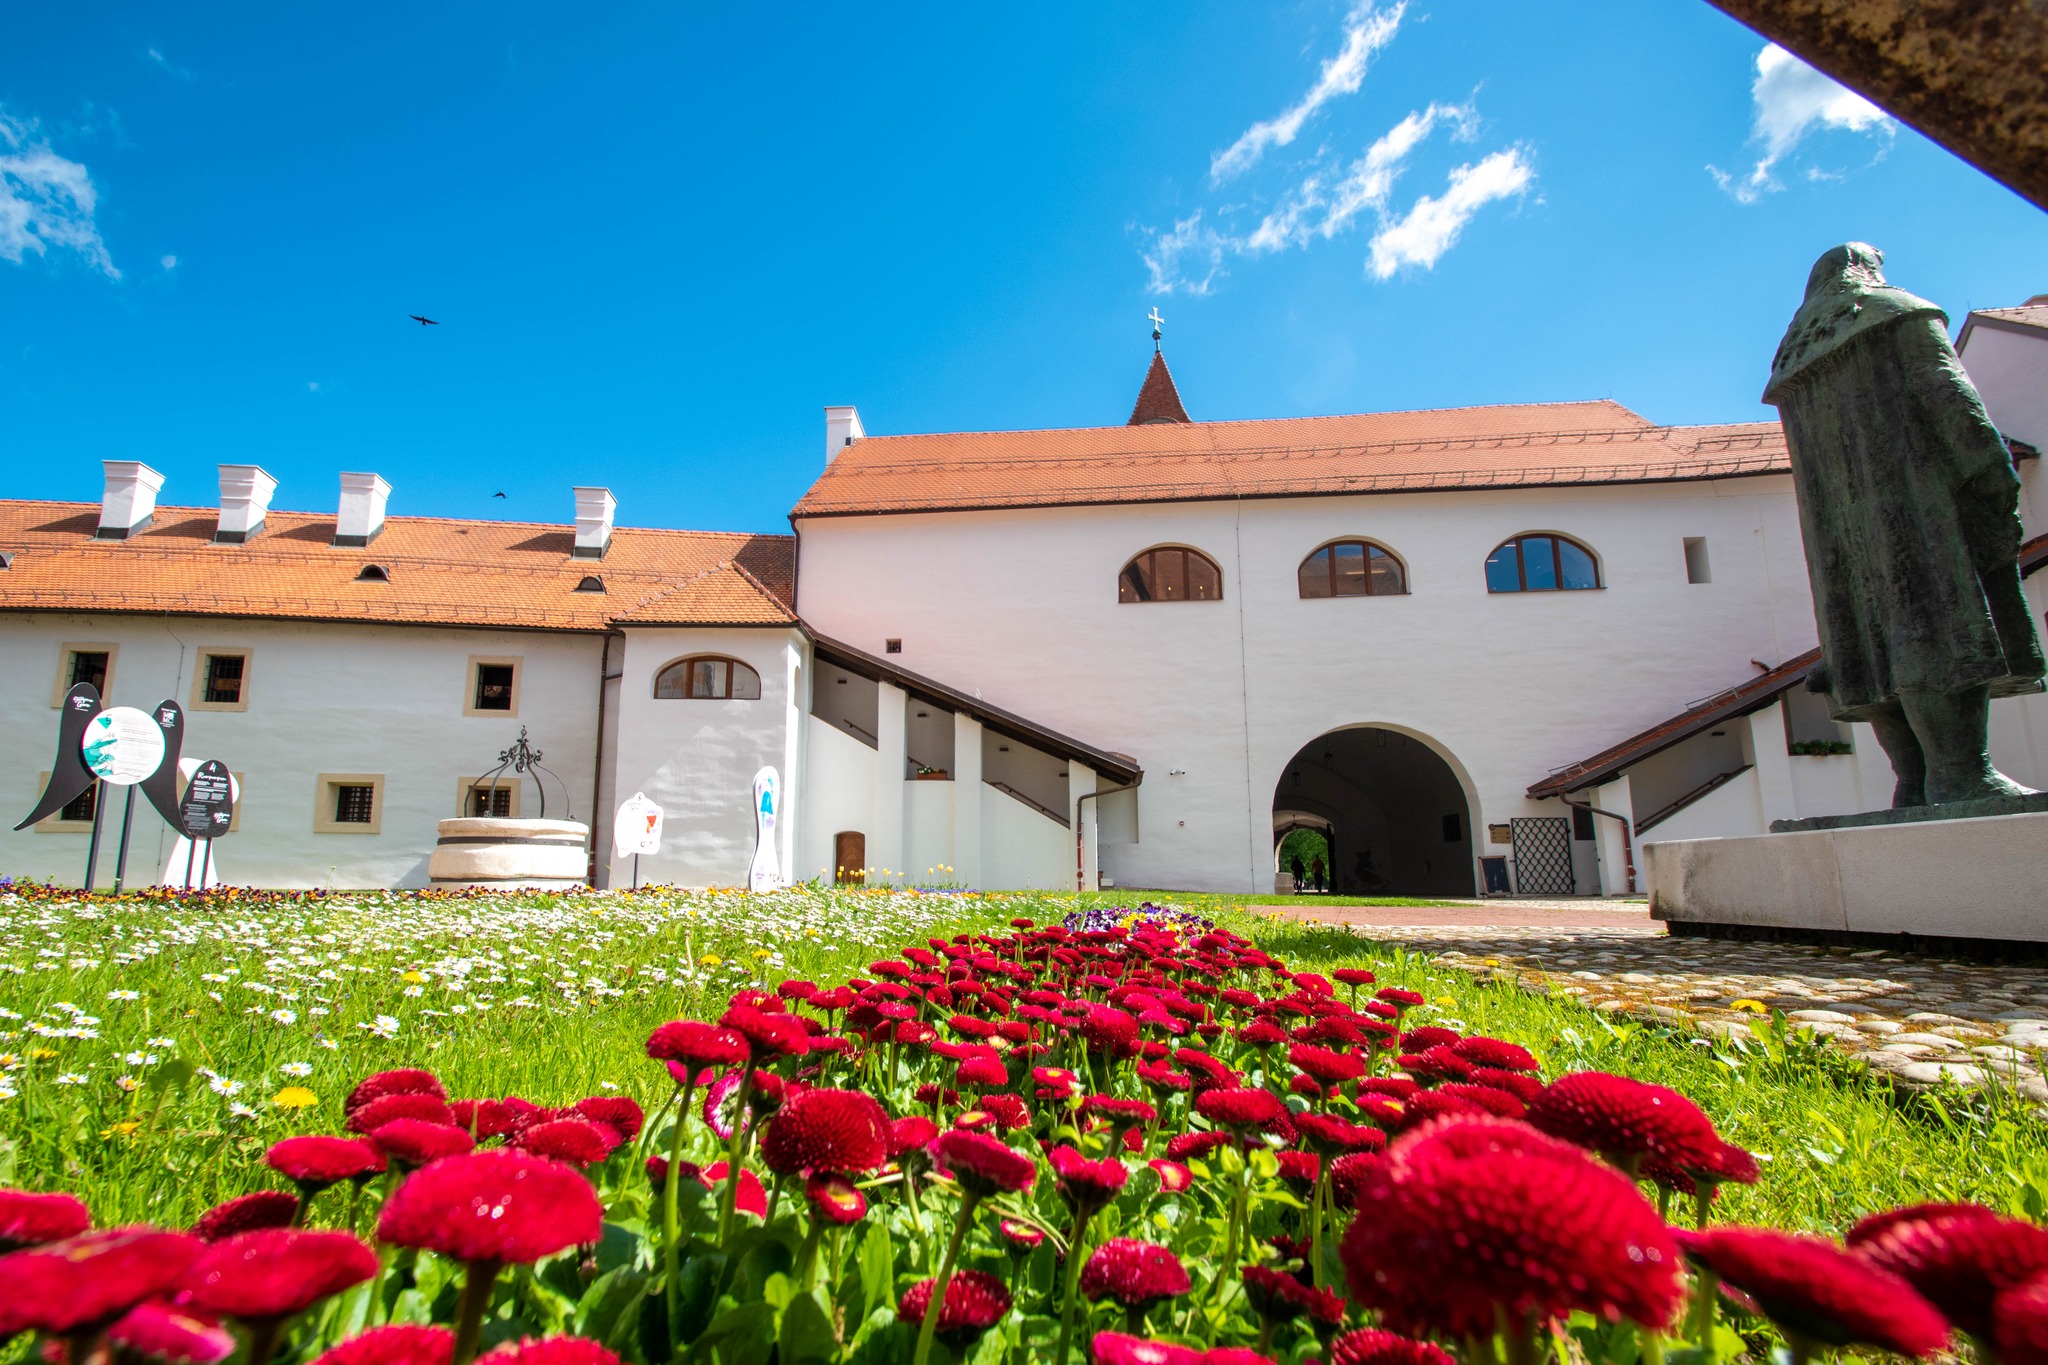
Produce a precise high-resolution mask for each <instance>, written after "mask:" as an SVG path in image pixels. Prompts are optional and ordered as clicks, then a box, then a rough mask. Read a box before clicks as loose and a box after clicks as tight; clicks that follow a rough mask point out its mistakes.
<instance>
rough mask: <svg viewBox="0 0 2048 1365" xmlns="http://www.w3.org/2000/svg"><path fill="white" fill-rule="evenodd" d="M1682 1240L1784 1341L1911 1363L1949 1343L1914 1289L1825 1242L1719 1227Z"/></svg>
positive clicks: (1691, 1253) (1945, 1332) (1936, 1316)
mask: <svg viewBox="0 0 2048 1365" xmlns="http://www.w3.org/2000/svg"><path fill="white" fill-rule="evenodd" d="M1678 1239H1679V1245H1680V1246H1682V1247H1684V1249H1685V1254H1686V1256H1687V1257H1688V1258H1690V1259H1691V1260H1693V1261H1695V1262H1697V1263H1698V1264H1700V1265H1703V1266H1706V1267H1707V1268H1708V1269H1709V1270H1712V1271H1713V1272H1714V1273H1715V1274H1716V1275H1719V1276H1720V1277H1721V1280H1722V1282H1723V1283H1724V1284H1729V1285H1732V1286H1734V1287H1735V1288H1736V1289H1739V1290H1741V1291H1742V1292H1743V1293H1745V1294H1747V1295H1749V1297H1750V1298H1751V1299H1753V1300H1755V1301H1756V1305H1757V1307H1758V1308H1759V1309H1760V1310H1761V1311H1762V1312H1763V1315H1764V1316H1765V1317H1767V1318H1769V1319H1770V1320H1771V1321H1772V1322H1775V1323H1776V1324H1778V1327H1779V1329H1780V1330H1781V1331H1783V1332H1784V1333H1785V1334H1786V1335H1787V1336H1793V1335H1797V1336H1800V1337H1803V1338H1805V1339H1806V1340H1807V1341H1809V1342H1817V1343H1820V1344H1822V1345H1826V1346H1848V1345H1852V1344H1857V1343H1862V1344H1865V1345H1870V1346H1878V1347H1882V1348H1884V1349H1885V1350H1887V1351H1897V1352H1898V1353H1899V1354H1900V1355H1908V1356H1926V1355H1932V1354H1933V1353H1934V1352H1936V1351H1938V1350H1940V1349H1941V1348H1942V1347H1944V1346H1946V1345H1947V1344H1948V1324H1947V1323H1946V1322H1944V1321H1942V1317H1941V1314H1940V1313H1938V1312H1936V1311H1935V1308H1934V1305H1932V1304H1930V1303H1928V1302H1927V1300H1925V1299H1923V1298H1921V1297H1920V1294H1919V1292H1918V1291H1917V1290H1915V1289H1914V1288H1913V1286H1912V1285H1910V1284H1907V1283H1906V1282H1905V1281H1904V1280H1902V1279H1900V1278H1899V1277H1898V1276H1896V1275H1894V1274H1892V1273H1891V1272H1890V1271H1888V1270H1882V1269H1879V1268H1878V1267H1877V1266H1876V1265H1874V1264H1872V1263H1871V1262H1870V1261H1867V1260H1865V1259H1863V1258H1862V1257H1860V1256H1857V1255H1854V1254H1852V1253H1850V1252H1847V1251H1844V1250H1843V1249H1842V1248H1841V1247H1839V1246H1836V1245H1835V1244H1834V1243H1833V1242H1830V1241H1828V1240H1826V1239H1825V1238H1821V1237H1808V1236H1803V1235H1801V1234H1798V1233H1791V1232H1778V1231H1776V1230H1775V1229H1770V1228H1736V1227H1722V1228H1711V1229H1709V1230H1707V1231H1705V1232H1680V1233H1679V1234H1678Z"/></svg>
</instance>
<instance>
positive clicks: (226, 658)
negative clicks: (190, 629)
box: [192, 646, 249, 711]
mask: <svg viewBox="0 0 2048 1365" xmlns="http://www.w3.org/2000/svg"><path fill="white" fill-rule="evenodd" d="M192 709H193V710H195V711H246V710H248V709H249V651H248V650H246V649H208V648H205V647H203V646H202V647H201V649H200V650H199V665H198V667H197V668H196V669H195V670H194V671H193V676H192Z"/></svg>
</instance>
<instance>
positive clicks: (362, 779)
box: [313, 773, 384, 834]
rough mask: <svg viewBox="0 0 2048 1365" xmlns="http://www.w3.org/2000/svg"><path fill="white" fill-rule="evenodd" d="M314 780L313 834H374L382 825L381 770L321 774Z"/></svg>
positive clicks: (382, 791) (382, 777)
mask: <svg viewBox="0 0 2048 1365" xmlns="http://www.w3.org/2000/svg"><path fill="white" fill-rule="evenodd" d="M317 782H318V785H317V787H316V788H315V794H314V798H313V800H314V805H313V832H314V833H315V834H376V833H378V832H379V831H380V830H381V829H382V828H383V825H384V775H383V774H382V773H321V774H320V776H319V778H318V779H317Z"/></svg>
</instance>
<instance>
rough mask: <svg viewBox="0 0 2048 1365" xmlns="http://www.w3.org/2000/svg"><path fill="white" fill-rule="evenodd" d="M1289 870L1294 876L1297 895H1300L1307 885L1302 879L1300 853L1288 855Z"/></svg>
mask: <svg viewBox="0 0 2048 1365" xmlns="http://www.w3.org/2000/svg"><path fill="white" fill-rule="evenodd" d="M1287 870H1288V871H1289V872H1290V873H1292V874H1293V876H1294V890H1295V894H1297V895H1299V894H1300V893H1301V889H1302V887H1303V886H1305V885H1306V884H1307V883H1306V882H1305V881H1304V880H1303V878H1302V867H1301V854H1300V853H1299V852H1298V851H1297V852H1294V853H1290V854H1288V855H1287Z"/></svg>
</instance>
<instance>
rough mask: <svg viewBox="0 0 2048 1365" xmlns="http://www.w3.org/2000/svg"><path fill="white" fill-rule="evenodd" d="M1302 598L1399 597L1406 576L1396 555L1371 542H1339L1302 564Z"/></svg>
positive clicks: (1405, 590)
mask: <svg viewBox="0 0 2048 1365" xmlns="http://www.w3.org/2000/svg"><path fill="white" fill-rule="evenodd" d="M1297 577H1298V579H1299V582H1300V587H1301V595H1302V596H1303V597H1398V596H1399V595H1400V594H1402V593H1405V592H1407V591H1408V580H1407V576H1406V575H1405V574H1403V573H1402V572H1401V561H1400V560H1398V559H1396V558H1394V555H1393V552H1392V551H1390V550H1388V549H1387V548H1386V547H1384V546H1381V545H1375V544H1373V543H1372V542H1371V541H1369V540H1337V541H1332V542H1331V543H1330V544H1328V545H1325V546H1323V547H1322V548H1321V549H1320V550H1317V551H1316V552H1315V553H1314V554H1312V555H1310V556H1309V557H1308V558H1307V559H1304V560H1302V561H1301V568H1300V570H1299V572H1298V575H1297Z"/></svg>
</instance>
